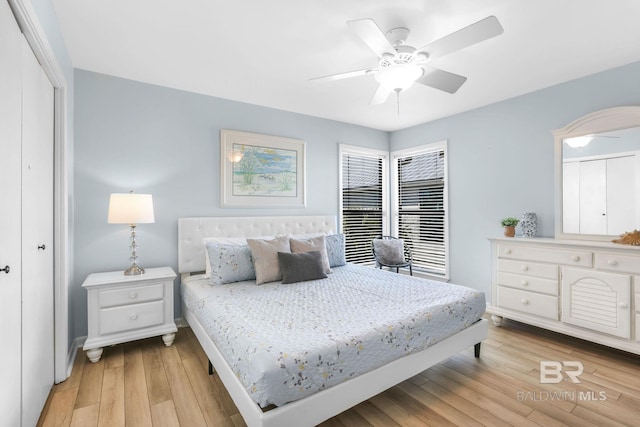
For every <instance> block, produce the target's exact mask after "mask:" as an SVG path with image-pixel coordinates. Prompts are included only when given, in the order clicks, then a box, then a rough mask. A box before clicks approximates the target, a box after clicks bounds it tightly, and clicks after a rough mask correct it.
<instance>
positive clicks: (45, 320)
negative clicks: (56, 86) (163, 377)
mask: <svg viewBox="0 0 640 427" xmlns="http://www.w3.org/2000/svg"><path fill="white" fill-rule="evenodd" d="M22 59H23V60H22V81H23V85H22V425H23V426H32V425H36V423H37V422H38V417H39V416H40V411H42V408H43V407H44V404H45V402H46V400H47V396H48V395H49V391H50V390H51V387H52V386H53V87H52V86H51V83H50V82H49V79H48V78H47V76H46V75H45V73H44V71H43V70H42V68H41V67H40V64H39V63H38V61H37V60H36V58H35V56H34V54H33V52H32V51H31V48H30V47H29V45H28V44H27V42H26V40H24V39H23V42H22Z"/></svg>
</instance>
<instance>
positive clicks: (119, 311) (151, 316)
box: [100, 301, 164, 335]
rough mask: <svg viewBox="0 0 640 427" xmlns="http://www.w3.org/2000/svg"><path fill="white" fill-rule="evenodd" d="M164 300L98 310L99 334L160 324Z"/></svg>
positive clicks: (162, 320)
mask: <svg viewBox="0 0 640 427" xmlns="http://www.w3.org/2000/svg"><path fill="white" fill-rule="evenodd" d="M163 322H164V301H154V302H147V303H143V304H133V305H127V306H123V307H112V308H104V309H101V310H100V335H105V334H111V333H114V332H122V331H129V330H132V329H140V328H146V327H149V326H154V325H161V324H162V323H163Z"/></svg>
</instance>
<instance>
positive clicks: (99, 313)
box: [82, 267, 178, 363]
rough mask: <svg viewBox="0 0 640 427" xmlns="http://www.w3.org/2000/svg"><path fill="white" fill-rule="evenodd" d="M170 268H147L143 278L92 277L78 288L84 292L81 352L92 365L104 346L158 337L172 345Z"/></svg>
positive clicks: (113, 274) (118, 274) (120, 275)
mask: <svg viewBox="0 0 640 427" xmlns="http://www.w3.org/2000/svg"><path fill="white" fill-rule="evenodd" d="M175 277H176V273H175V272H174V271H173V270H172V269H171V268H170V267H160V268H147V269H146V272H145V273H144V274H140V275H137V276H125V275H124V272H123V271H111V272H107V273H93V274H90V275H89V276H87V279H86V280H85V281H84V283H83V284H82V287H83V288H85V289H86V290H87V313H88V321H89V331H88V336H87V341H86V342H85V344H84V347H83V350H85V351H86V352H87V357H88V358H89V360H91V361H92V362H93V363H95V362H97V361H99V360H100V357H102V348H103V347H104V346H107V345H114V344H120V343H123V342H128V341H133V340H139V339H142V338H149V337H154V336H158V335H162V340H163V341H164V343H165V345H166V346H167V347H168V346H170V345H171V344H173V340H174V338H175V333H176V332H177V330H178V329H177V328H176V324H175V323H174V320H173V281H174V279H175Z"/></svg>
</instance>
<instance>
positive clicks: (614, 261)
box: [607, 259, 618, 267]
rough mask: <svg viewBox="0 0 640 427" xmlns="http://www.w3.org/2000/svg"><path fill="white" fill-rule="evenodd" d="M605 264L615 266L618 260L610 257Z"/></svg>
mask: <svg viewBox="0 0 640 427" xmlns="http://www.w3.org/2000/svg"><path fill="white" fill-rule="evenodd" d="M607 264H609V265H610V266H611V267H615V266H616V265H618V261H616V260H615V259H610V260H609V261H607Z"/></svg>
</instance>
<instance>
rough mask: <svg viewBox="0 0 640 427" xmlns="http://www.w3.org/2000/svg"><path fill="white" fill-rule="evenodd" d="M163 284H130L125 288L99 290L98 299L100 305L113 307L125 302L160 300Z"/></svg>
mask: <svg viewBox="0 0 640 427" xmlns="http://www.w3.org/2000/svg"><path fill="white" fill-rule="evenodd" d="M163 288H164V285H163V284H162V283H154V284H150V285H144V286H131V287H127V288H120V289H113V290H101V291H100V295H99V297H98V298H99V299H100V307H101V308H105V307H114V306H118V305H126V304H138V303H141V302H146V301H154V300H160V299H162V298H163V297H164V291H163Z"/></svg>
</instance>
